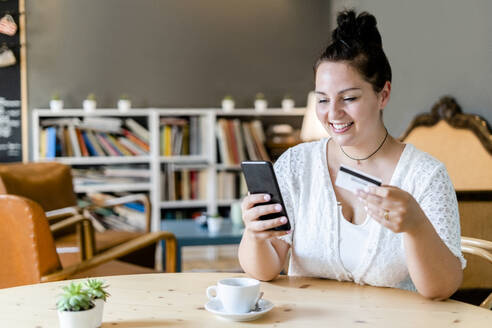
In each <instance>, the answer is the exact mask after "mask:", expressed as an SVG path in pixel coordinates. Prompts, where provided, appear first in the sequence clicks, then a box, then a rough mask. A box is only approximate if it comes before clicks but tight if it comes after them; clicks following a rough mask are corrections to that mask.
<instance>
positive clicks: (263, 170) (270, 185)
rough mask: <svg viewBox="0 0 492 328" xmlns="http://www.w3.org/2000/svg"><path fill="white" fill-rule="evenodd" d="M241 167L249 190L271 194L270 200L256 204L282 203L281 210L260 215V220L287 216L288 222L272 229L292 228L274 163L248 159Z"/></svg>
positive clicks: (252, 192) (253, 192)
mask: <svg viewBox="0 0 492 328" xmlns="http://www.w3.org/2000/svg"><path fill="white" fill-rule="evenodd" d="M241 168H242V170H243V174H244V178H245V179H246V184H247V185H248V190H249V192H250V193H251V194H269V195H270V196H271V199H270V201H268V202H265V203H260V204H256V205H255V206H260V205H267V204H280V205H282V211H281V212H276V213H272V214H267V215H263V216H261V217H260V220H270V219H275V218H278V217H280V216H285V217H286V218H287V223H285V224H284V225H281V226H279V227H275V228H273V229H271V230H281V231H284V230H290V222H289V217H288V216H287V212H286V210H285V205H284V201H283V199H282V194H281V193H280V188H279V186H278V183H277V178H276V176H275V171H274V170H273V165H272V163H270V162H267V161H247V162H242V163H241Z"/></svg>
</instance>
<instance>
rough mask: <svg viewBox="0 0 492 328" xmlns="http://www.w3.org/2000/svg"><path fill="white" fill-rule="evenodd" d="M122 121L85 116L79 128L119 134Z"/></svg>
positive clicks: (112, 118)
mask: <svg viewBox="0 0 492 328" xmlns="http://www.w3.org/2000/svg"><path fill="white" fill-rule="evenodd" d="M122 124H123V121H122V120H121V119H120V118H116V117H97V116H85V117H84V119H83V121H82V123H80V125H79V126H80V127H81V128H84V129H88V130H96V131H99V132H108V133H121V125H122Z"/></svg>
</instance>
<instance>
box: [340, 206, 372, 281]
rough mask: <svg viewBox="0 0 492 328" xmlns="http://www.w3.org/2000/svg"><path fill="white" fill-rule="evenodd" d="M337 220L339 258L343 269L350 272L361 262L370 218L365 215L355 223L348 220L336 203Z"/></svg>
mask: <svg viewBox="0 0 492 328" xmlns="http://www.w3.org/2000/svg"><path fill="white" fill-rule="evenodd" d="M338 220H339V222H340V230H339V240H340V244H339V245H340V246H339V247H340V259H341V261H342V264H343V266H344V267H345V269H346V270H347V271H348V272H349V273H352V272H354V271H355V269H356V268H357V266H358V265H359V263H361V262H362V255H363V252H362V250H364V249H365V248H366V242H367V240H368V236H369V230H370V226H371V225H370V222H371V221H372V220H371V219H370V218H369V216H367V217H366V220H365V221H364V223H362V224H358V225H357V224H352V223H350V222H348V221H347V220H346V219H345V218H344V217H343V214H342V206H341V205H340V203H338Z"/></svg>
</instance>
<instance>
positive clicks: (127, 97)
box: [120, 93, 130, 100]
mask: <svg viewBox="0 0 492 328" xmlns="http://www.w3.org/2000/svg"><path fill="white" fill-rule="evenodd" d="M120 100H130V96H128V94H126V93H123V94H122V95H121V96H120Z"/></svg>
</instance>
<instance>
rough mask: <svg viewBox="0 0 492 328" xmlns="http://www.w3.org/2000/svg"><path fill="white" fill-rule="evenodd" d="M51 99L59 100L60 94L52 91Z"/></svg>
mask: <svg viewBox="0 0 492 328" xmlns="http://www.w3.org/2000/svg"><path fill="white" fill-rule="evenodd" d="M51 100H61V99H60V94H59V93H58V92H53V94H52V95H51Z"/></svg>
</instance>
